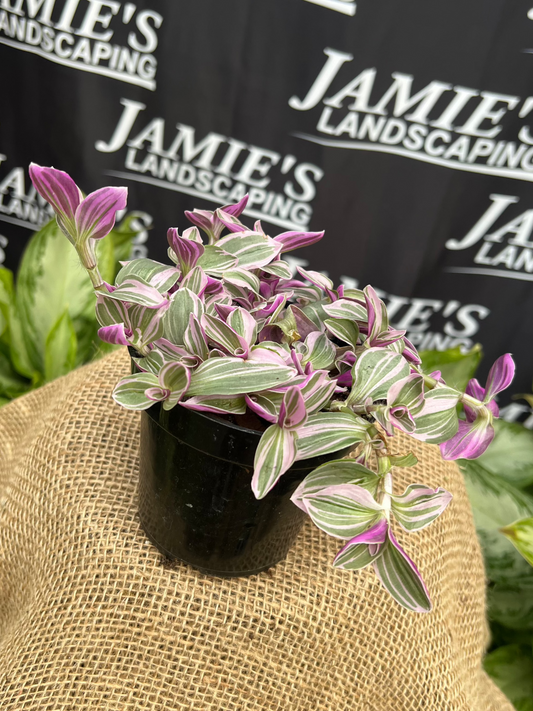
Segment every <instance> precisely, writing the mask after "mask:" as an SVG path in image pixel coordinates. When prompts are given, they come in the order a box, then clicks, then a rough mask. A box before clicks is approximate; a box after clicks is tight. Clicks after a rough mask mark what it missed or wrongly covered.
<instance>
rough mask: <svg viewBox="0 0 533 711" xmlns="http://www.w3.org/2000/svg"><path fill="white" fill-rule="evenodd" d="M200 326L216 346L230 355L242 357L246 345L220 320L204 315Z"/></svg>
mask: <svg viewBox="0 0 533 711" xmlns="http://www.w3.org/2000/svg"><path fill="white" fill-rule="evenodd" d="M202 326H203V328H204V330H205V333H206V336H207V337H208V338H209V340H211V341H213V342H214V343H215V344H216V345H217V346H221V347H222V348H224V349H225V350H226V351H228V353H231V354H232V355H244V353H245V352H246V350H247V347H248V344H247V343H246V342H245V341H244V339H243V338H241V337H240V336H239V335H238V334H237V333H235V331H234V330H233V329H232V328H230V326H228V325H227V324H226V323H224V321H221V320H220V318H216V317H214V316H209V315H208V314H204V316H203V318H202Z"/></svg>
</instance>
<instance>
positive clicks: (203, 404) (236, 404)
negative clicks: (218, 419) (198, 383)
mask: <svg viewBox="0 0 533 711" xmlns="http://www.w3.org/2000/svg"><path fill="white" fill-rule="evenodd" d="M181 406H182V407H188V408H189V409H190V410H199V411H200V412H221V413H229V414H231V415H244V413H245V412H246V400H245V399H244V396H243V395H228V396H227V397H218V396H217V395H197V396H196V397H191V398H189V399H188V400H186V401H185V402H182V403H181Z"/></svg>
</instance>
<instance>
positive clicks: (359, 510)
mask: <svg viewBox="0 0 533 711" xmlns="http://www.w3.org/2000/svg"><path fill="white" fill-rule="evenodd" d="M304 504H305V510H306V511H307V513H308V514H309V516H310V517H311V520H312V521H313V523H314V524H315V526H318V528H320V529H321V530H322V531H325V532H326V533H327V534H328V535H330V536H334V537H335V538H342V539H345V540H349V539H350V538H354V537H355V536H358V535H359V534H360V533H363V531H365V530H366V529H367V528H370V526H372V524H374V523H376V522H377V521H378V519H380V518H381V517H382V516H383V507H382V505H381V504H378V503H377V501H375V499H374V497H373V496H372V494H371V493H370V492H369V491H367V490H366V489H363V488H362V487H361V486H357V485H356V484H338V485H335V486H329V487H327V488H326V489H322V490H321V491H318V492H316V493H315V494H311V495H309V496H306V497H305V502H304Z"/></svg>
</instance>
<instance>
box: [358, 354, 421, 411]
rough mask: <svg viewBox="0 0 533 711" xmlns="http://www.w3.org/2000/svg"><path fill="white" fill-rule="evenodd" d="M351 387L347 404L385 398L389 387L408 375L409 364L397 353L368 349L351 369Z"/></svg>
mask: <svg viewBox="0 0 533 711" xmlns="http://www.w3.org/2000/svg"><path fill="white" fill-rule="evenodd" d="M352 375H353V387H352V390H351V392H350V394H349V395H348V399H347V401H346V402H347V404H348V405H352V404H363V403H364V402H365V400H366V399H367V398H372V400H381V399H384V398H386V397H387V393H388V391H389V388H390V387H391V385H392V384H393V383H395V382H397V381H398V380H400V379H401V378H406V377H407V376H408V375H409V363H408V362H407V361H406V360H405V358H404V357H403V356H401V355H400V354H399V353H393V352H392V351H389V350H384V349H383V348H369V349H368V350H367V351H365V352H364V353H362V354H361V355H360V356H359V358H358V359H357V361H356V363H355V365H354V366H353V369H352Z"/></svg>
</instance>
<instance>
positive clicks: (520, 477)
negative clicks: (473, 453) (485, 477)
mask: <svg viewBox="0 0 533 711" xmlns="http://www.w3.org/2000/svg"><path fill="white" fill-rule="evenodd" d="M494 430H495V435H494V440H493V441H492V444H491V445H490V447H489V448H488V449H487V451H486V452H485V453H484V454H482V455H481V457H480V458H479V459H478V462H479V463H480V464H482V465H483V467H484V468H485V469H487V470H489V471H490V472H492V473H493V474H496V475H497V476H500V477H501V478H502V479H505V480H506V481H508V482H509V483H511V484H514V486H517V487H519V488H525V487H527V486H531V485H532V484H533V432H532V431H531V430H528V429H526V428H525V427H524V426H523V425H521V424H519V423H518V422H505V420H496V421H495V422H494Z"/></svg>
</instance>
